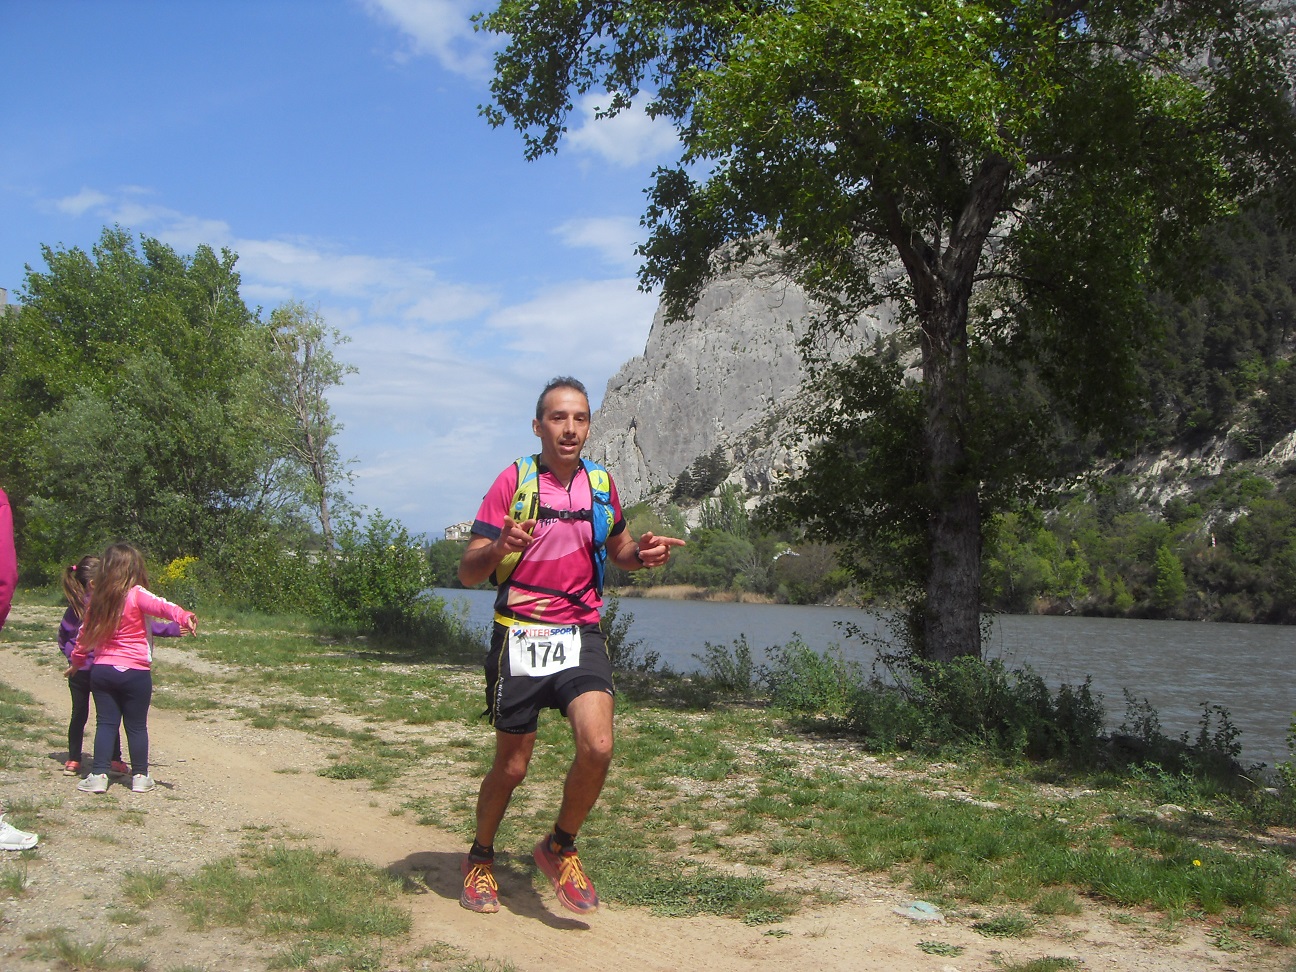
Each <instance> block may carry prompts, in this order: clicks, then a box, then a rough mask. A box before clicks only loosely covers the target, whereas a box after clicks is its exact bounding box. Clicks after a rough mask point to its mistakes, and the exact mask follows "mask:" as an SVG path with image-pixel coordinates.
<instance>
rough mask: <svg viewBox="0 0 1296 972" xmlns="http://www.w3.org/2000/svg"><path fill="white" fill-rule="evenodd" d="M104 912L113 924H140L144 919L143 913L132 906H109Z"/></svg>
mask: <svg viewBox="0 0 1296 972" xmlns="http://www.w3.org/2000/svg"><path fill="white" fill-rule="evenodd" d="M105 914H106V915H107V916H108V920H109V921H111V922H112V923H113V924H114V925H126V926H133V925H142V924H143V923H144V921H145V918H144V914H143V913H142V912H139V911H136V910H135V909H134V908H109V909H108V910H107V911H106V912H105Z"/></svg>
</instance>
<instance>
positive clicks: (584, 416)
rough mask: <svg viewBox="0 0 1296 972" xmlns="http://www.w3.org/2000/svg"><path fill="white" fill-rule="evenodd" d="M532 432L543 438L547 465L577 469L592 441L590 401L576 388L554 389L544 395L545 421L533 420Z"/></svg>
mask: <svg viewBox="0 0 1296 972" xmlns="http://www.w3.org/2000/svg"><path fill="white" fill-rule="evenodd" d="M531 428H532V429H533V430H534V431H535V434H536V435H538V436H539V437H540V456H541V458H543V459H544V461H545V464H546V465H548V466H551V467H570V466H574V465H575V464H576V463H577V462H578V461H579V460H580V454H581V449H583V448H585V440H586V439H588V438H589V428H590V407H589V399H587V398H586V397H585V396H584V395H582V394H581V393H580V392H578V391H577V390H576V389H575V388H566V387H558V388H554V389H552V390H551V391H550V392H549V393H548V394H547V395H545V398H544V415H543V417H541V418H538V419H532V420H531Z"/></svg>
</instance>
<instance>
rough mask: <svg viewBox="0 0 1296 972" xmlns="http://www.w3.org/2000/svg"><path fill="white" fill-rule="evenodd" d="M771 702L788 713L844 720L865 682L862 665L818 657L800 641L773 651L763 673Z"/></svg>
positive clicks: (834, 657)
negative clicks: (863, 681)
mask: <svg viewBox="0 0 1296 972" xmlns="http://www.w3.org/2000/svg"><path fill="white" fill-rule="evenodd" d="M760 677H761V680H762V681H763V682H764V683H765V685H766V687H767V688H768V690H769V695H770V701H771V702H772V703H773V704H774V705H776V706H778V707H779V708H782V709H787V710H788V711H789V712H796V713H805V714H812V715H827V716H832V717H836V718H844V717H845V716H846V715H847V713H848V712H849V711H850V707H851V702H852V699H853V698H854V696H855V694H856V692H858V690H859V685H860V682H861V681H862V680H863V678H862V673H861V671H860V667H859V665H857V664H856V663H854V662H850V661H847V660H845V659H843V658H842V657H841V652H840V650H838V651H837V652H835V653H829V654H822V655H821V654H819V653H818V652H816V651H815V650H814V649H813V648H811V647H810V646H809V645H807V644H806V643H805V642H804V641H802V640H801V639H800V637H797V636H793V639H792V641H790V642H788V644H786V645H784V646H777V645H776V646H775V647H773V648H771V649H770V662H769V664H768V665H765V666H762V667H761V670H760Z"/></svg>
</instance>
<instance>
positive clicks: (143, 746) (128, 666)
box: [64, 543, 197, 793]
mask: <svg viewBox="0 0 1296 972" xmlns="http://www.w3.org/2000/svg"><path fill="white" fill-rule="evenodd" d="M147 583H148V572H147V571H146V570H145V567H144V556H143V555H142V554H141V553H140V552H139V551H138V550H136V549H135V548H134V547H132V546H131V545H130V544H129V543H114V544H113V545H112V546H110V547H109V548H108V549H107V550H105V551H104V553H103V557H102V558H100V561H99V573H98V575H97V576H96V577H95V581H94V587H93V588H92V589H91V593H90V604H89V606H88V607H87V608H86V614H85V621H84V623H83V624H82V625H81V630H80V632H79V633H78V634H77V637H76V641H75V643H74V644H73V646H72V654H71V656H70V659H69V660H70V661H71V663H72V664H71V665H69V666H68V669H67V671H66V672H65V673H64V674H65V675H67V676H68V677H69V678H71V677H72V676H73V675H74V674H76V672H77V670H78V669H79V668H80V667H81V666H82V665H84V664H85V662H86V659H87V658H88V657H89V656H90V654H91V653H92V652H93V654H94V664H92V665H91V666H90V691H91V693H93V695H94V701H95V722H96V726H95V748H94V767H93V769H92V770H91V772H90V774H89V775H88V776H86V778H85V779H83V780H82V781H81V782H80V783H78V784H77V789H78V790H82V791H84V792H86V793H104V792H106V791H107V789H108V768H109V760H108V754H109V753H110V752H112V740H113V736H115V735H116V734H117V730H118V727H119V726H120V725H122V724H123V723H124V724H125V726H126V746H127V748H128V750H129V751H130V760H131V774H132V775H131V790H132V791H134V792H135V793H147V792H148V791H149V790H151V789H153V788H154V787H155V786H156V785H157V784H155V783H154V782H153V777H152V776H150V775H149V771H148V769H149V765H148V757H149V752H148V747H149V743H148V710H149V704H150V703H151V702H152V700H153V672H152V665H153V644H152V639H151V638H150V636H149V629H148V619H147V617H146V615H152V616H153V617H158V618H167V619H169V620H171V621H175V622H177V623H178V624H179V625H180V629H181V631H182V632H183V633H185V634H193V633H194V631H195V629H196V628H197V619H196V617H195V616H194V615H193V614H192V613H191V612H189V611H186V610H185V609H184V608H182V607H180V606H179V605H178V604H172V603H171V602H170V601H167V600H164V599H163V598H160V597H158V596H157V595H155V594H152V593H150V592H149V591H148V590H146V589H145V587H144V585H145V584H147Z"/></svg>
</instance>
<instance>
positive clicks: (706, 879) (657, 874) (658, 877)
mask: <svg viewBox="0 0 1296 972" xmlns="http://www.w3.org/2000/svg"><path fill="white" fill-rule="evenodd" d="M581 855H582V857H586V858H588V862H589V867H590V870H591V873H596V874H597V875H598V882H599V885H598V886H599V893H600V894H602V893H603V889H604V888H606V889H607V894H608V896H609V897H610V898H612V899H613V900H616V901H621V902H624V903H626V904H632V905H639V906H641V907H645V908H649V909H650V910H651V911H652V912H653V913H654V914H657V915H668V916H672V917H687V916H692V915H704V914H706V915H724V916H728V917H732V918H738V919H740V920H743V921H746V922H749V923H751V924H774V923H776V922H780V921H782V920H783V919H784V918H786V917H787V916H788V915H789V914H791V913H792V912H793V911H794V910H795V906H794V903H793V901H792V898H791V897H790V896H789V895H786V894H782V893H779V892H776V891H772V890H771V889H770V888H769V887H768V884H767V882H766V881H765V880H764V879H763V878H759V877H736V876H731V875H726V874H723V873H721V872H720V871H717V870H715V869H714V868H711V867H708V866H706V865H703V864H696V863H693V862H689V861H683V860H674V859H671V858H668V857H664V856H662V855H660V854H656V853H652V852H645V851H642V850H636V849H633V848H627V847H624V846H617V847H615V848H613V847H607V846H602V842H600V841H589V842H586V843H584V844H582V850H581Z"/></svg>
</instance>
